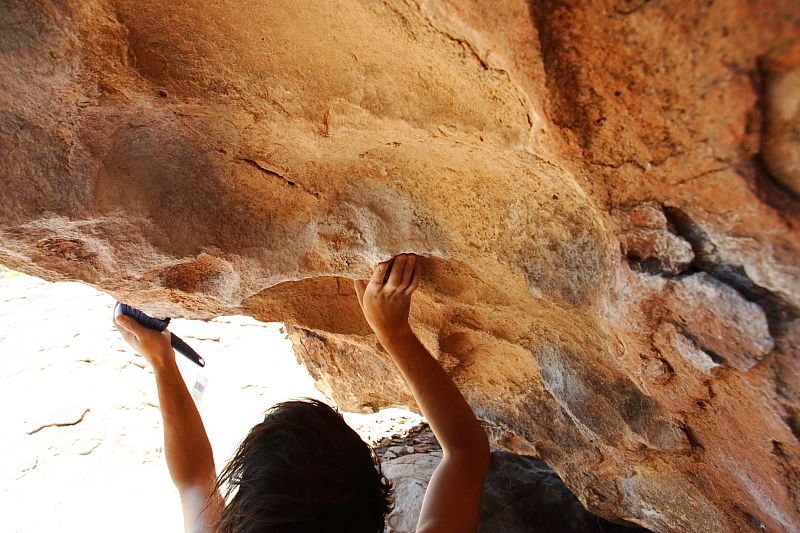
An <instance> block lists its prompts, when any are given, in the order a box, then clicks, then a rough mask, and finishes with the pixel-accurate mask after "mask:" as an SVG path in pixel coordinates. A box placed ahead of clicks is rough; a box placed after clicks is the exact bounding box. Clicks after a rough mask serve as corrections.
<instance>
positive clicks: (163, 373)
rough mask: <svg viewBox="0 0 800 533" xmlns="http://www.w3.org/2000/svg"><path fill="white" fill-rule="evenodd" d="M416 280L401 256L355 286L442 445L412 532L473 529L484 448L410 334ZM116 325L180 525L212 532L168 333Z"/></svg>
mask: <svg viewBox="0 0 800 533" xmlns="http://www.w3.org/2000/svg"><path fill="white" fill-rule="evenodd" d="M419 283H420V266H419V262H418V261H417V259H416V257H415V256H414V255H410V254H401V255H398V256H396V257H395V258H394V259H392V260H391V261H389V262H386V263H381V264H379V265H378V266H376V267H375V270H374V271H373V274H372V277H371V278H370V279H369V280H368V281H356V282H355V289H356V293H357V295H358V302H359V304H360V305H361V309H362V311H363V312H364V317H365V318H366V319H367V322H368V323H369V325H370V327H371V328H372V330H373V331H374V332H375V334H376V335H377V337H378V340H379V341H380V343H381V344H382V345H383V347H384V348H385V349H386V351H387V352H388V353H389V354H390V355H391V357H392V359H393V361H394V363H395V365H396V366H397V369H398V370H399V371H400V373H401V374H402V375H403V378H404V379H405V380H406V383H407V384H408V386H409V389H410V390H411V392H412V394H413V395H414V398H415V400H416V401H417V404H418V405H419V408H420V410H421V411H422V413H423V414H424V415H425V417H426V418H427V419H428V423H429V424H430V426H431V429H432V430H433V433H434V435H436V438H437V439H438V440H439V443H440V444H441V446H442V451H443V454H442V461H441V463H439V466H438V467H437V468H436V470H435V471H434V473H433V476H432V477H431V480H430V483H429V484H428V489H427V492H426V493H425V498H424V500H423V503H422V510H421V512H420V517H419V522H418V524H417V532H418V533H438V532H448V533H458V532H462V531H464V532H466V531H470V532H474V531H475V530H476V529H477V524H478V515H479V510H480V498H481V492H482V490H483V483H484V480H485V478H486V471H487V469H488V465H489V443H488V440H487V438H486V433H485V432H484V431H483V428H481V426H480V424H479V423H478V420H477V419H476V418H475V415H474V414H473V413H472V410H471V409H470V407H469V405H468V404H467V402H466V400H465V399H464V397H463V396H462V395H461V393H460V392H459V390H458V388H456V386H455V384H454V383H453V382H452V380H451V379H450V378H449V377H448V376H447V374H445V372H444V370H443V369H442V367H441V366H440V365H439V363H438V362H436V360H435V359H434V358H433V357H432V356H431V355H430V353H429V352H428V350H426V349H425V347H424V346H423V345H422V343H421V342H420V341H419V339H418V338H417V336H416V335H415V334H414V332H413V330H412V329H411V325H410V324H409V321H408V314H409V310H410V308H411V297H412V295H413V294H414V291H415V290H416V289H417V287H419ZM115 325H116V326H117V329H118V330H119V331H120V333H121V334H122V336H123V338H124V339H125V340H126V341H127V342H128V343H129V344H130V345H131V346H132V347H133V348H134V349H135V350H136V351H137V352H139V353H140V354H142V355H143V356H144V358H145V359H146V360H147V361H148V362H149V363H150V365H151V366H152V368H153V372H154V374H155V378H156V386H157V388H158V397H159V404H160V406H161V416H162V419H163V424H164V451H165V455H166V459H167V467H168V468H169V473H170V476H171V477H172V481H173V483H175V486H176V487H177V488H178V492H179V494H180V498H181V506H182V508H183V519H184V528H185V530H186V531H194V532H201V531H202V532H205V531H211V530H212V527H213V524H214V523H215V522H216V520H217V518H218V517H219V514H220V512H221V510H222V508H223V505H224V502H223V499H222V497H221V496H220V494H219V493H218V492H216V491H214V481H215V477H216V469H215V466H214V457H213V454H212V451H211V444H210V443H209V441H208V436H207V435H206V431H205V428H204V427H203V421H202V420H201V419H200V414H199V413H198V412H197V408H196V407H195V404H194V401H193V400H192V397H191V395H190V393H189V390H188V389H187V388H186V384H185V383H184V381H183V378H182V377H181V375H180V373H179V371H178V367H177V364H176V362H175V352H174V351H173V350H172V347H171V346H170V333H169V331H164V332H158V331H155V330H152V329H148V328H146V327H144V326H141V325H140V324H139V323H138V322H136V321H135V320H133V319H131V318H129V317H125V316H119V317H117V318H116V320H115ZM209 495H211V498H210V500H208V497H209ZM207 501H208V502H209V505H206V502H207Z"/></svg>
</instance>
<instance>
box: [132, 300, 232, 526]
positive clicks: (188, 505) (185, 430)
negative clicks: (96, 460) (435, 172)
mask: <svg viewBox="0 0 800 533" xmlns="http://www.w3.org/2000/svg"><path fill="white" fill-rule="evenodd" d="M116 325H117V329H118V330H119V331H120V333H122V336H123V337H124V338H125V340H126V341H127V342H128V344H130V345H131V346H133V347H134V348H135V349H136V350H137V351H138V352H139V353H140V354H142V355H143V356H144V358H145V359H146V360H147V361H148V362H149V363H150V366H151V367H152V368H153V373H154V374H155V378H156V387H157V389H158V400H159V405H160V407H161V418H162V419H163V423H164V455H165V456H166V458H167V468H168V469H169V474H170V476H171V477H172V482H173V483H175V486H176V487H177V489H178V493H179V494H180V498H181V506H182V508H183V522H184V528H185V530H186V531H187V532H188V531H192V532H206V531H208V532H211V531H213V528H214V525H215V524H216V522H217V519H218V518H219V515H220V512H221V511H222V507H223V500H222V497H221V496H220V494H219V491H217V490H216V476H217V474H216V468H215V466H214V455H213V453H212V450H211V443H210V442H209V440H208V435H206V430H205V427H204V426H203V420H202V419H201V418H200V413H199V412H198V411H197V407H196V406H195V404H194V400H193V399H192V396H191V394H189V389H187V387H186V383H185V382H184V380H183V377H182V376H181V374H180V371H179V370H178V364H177V363H176V361H175V352H174V351H173V350H172V346H170V333H169V331H164V332H159V331H155V330H152V329H149V328H146V327H144V326H142V325H141V324H139V323H138V322H136V320H133V319H131V318H130V317H127V316H124V315H120V316H118V317H117V319H116Z"/></svg>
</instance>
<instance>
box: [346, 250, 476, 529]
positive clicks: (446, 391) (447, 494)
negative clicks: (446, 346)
mask: <svg viewBox="0 0 800 533" xmlns="http://www.w3.org/2000/svg"><path fill="white" fill-rule="evenodd" d="M419 281H420V267H419V263H418V261H417V260H416V257H415V256H414V255H410V254H408V255H404V254H401V255H398V256H397V257H395V258H394V259H393V260H392V261H391V262H388V263H381V264H380V265H378V266H377V267H376V268H375V271H374V272H373V274H372V277H371V278H370V280H369V281H368V282H367V281H356V282H355V288H356V293H357V294H358V301H359V303H360V304H361V309H362V310H363V311H364V317H365V318H366V319H367V322H369V325H370V327H372V330H373V331H374V332H375V334H376V335H377V337H378V340H379V341H380V343H381V344H382V345H383V347H384V348H385V349H386V351H387V352H389V354H390V355H391V357H392V359H393V361H394V363H395V365H396V366H397V369H398V370H399V371H400V373H401V374H402V375H403V378H405V381H406V383H407V384H408V387H409V389H411V393H412V394H413V395H414V399H415V400H416V401H417V405H418V406H419V408H420V410H421V411H422V414H423V415H425V418H427V420H428V423H429V424H430V426H431V429H432V430H433V433H434V435H436V438H437V439H438V441H439V444H441V446H442V451H443V457H442V461H441V463H439V466H438V467H437V468H436V470H435V471H434V473H433V476H432V477H431V480H430V483H429V484H428V489H427V491H426V493H425V498H424V500H423V502H422V510H421V511H420V516H419V521H418V522H417V533H438V532H450V533H457V532H462V531H464V532H466V531H475V530H476V529H477V525H478V516H479V511H480V499H481V493H482V491H483V483H484V480H485V478H486V471H487V469H488V466H489V442H488V439H487V438H486V433H485V432H484V431H483V428H482V427H481V425H480V423H479V422H478V420H477V418H475V415H474V414H473V413H472V410H471V409H470V407H469V405H468V404H467V402H466V400H465V399H464V396H462V395H461V393H460V392H459V390H458V389H457V388H456V386H455V384H454V383H453V381H452V380H451V379H450V378H449V377H448V376H447V374H445V372H444V370H443V369H442V367H441V366H440V365H439V363H438V362H437V361H436V360H435V359H434V358H433V357H432V356H431V354H430V353H429V352H428V350H427V349H426V348H425V347H424V346H423V345H422V343H421V342H420V341H419V339H418V338H417V336H416V335H415V334H414V332H413V330H412V329H411V326H410V324H409V322H408V313H409V310H410V308H411V296H412V295H413V293H414V291H415V290H416V289H417V287H418V286H419Z"/></svg>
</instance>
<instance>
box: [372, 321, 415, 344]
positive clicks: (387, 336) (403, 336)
mask: <svg viewBox="0 0 800 533" xmlns="http://www.w3.org/2000/svg"><path fill="white" fill-rule="evenodd" d="M376 334H377V337H378V340H379V341H380V343H381V344H382V345H383V347H384V348H389V347H390V346H394V345H398V344H404V343H407V342H408V341H410V340H412V339H416V335H414V331H413V330H412V329H411V325H410V324H408V322H406V323H405V324H404V325H402V326H400V327H394V328H391V329H389V330H386V331H380V332H376Z"/></svg>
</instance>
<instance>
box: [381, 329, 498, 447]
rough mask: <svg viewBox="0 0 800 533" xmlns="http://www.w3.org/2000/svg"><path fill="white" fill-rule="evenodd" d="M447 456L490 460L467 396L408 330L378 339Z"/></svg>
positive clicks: (485, 441)
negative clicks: (485, 457)
mask: <svg viewBox="0 0 800 533" xmlns="http://www.w3.org/2000/svg"><path fill="white" fill-rule="evenodd" d="M378 338H379V340H380V342H381V344H383V346H384V348H386V350H387V351H388V352H389V354H390V355H391V356H392V359H393V360H394V363H395V365H396V366H397V368H398V369H399V370H400V373H401V374H402V375H403V378H404V379H405V381H406V383H407V384H408V387H409V388H410V389H411V393H412V394H413V395H414V399H415V400H416V401H417V405H419V408H420V410H421V411H422V414H423V415H425V418H427V419H428V423H429V424H430V426H431V429H432V430H433V433H434V434H435V435H436V438H437V439H438V440H439V444H441V446H442V450H443V451H444V452H445V453H447V454H467V455H471V456H472V455H476V456H488V451H489V445H488V440H487V438H486V433H485V432H484V430H483V428H482V427H481V425H480V423H479V422H478V419H477V418H476V417H475V414H474V413H473V412H472V409H471V408H470V406H469V404H467V401H466V400H465V399H464V396H463V395H462V394H461V392H460V391H459V390H458V388H457V387H456V386H455V384H454V383H453V381H452V380H451V379H450V378H449V377H448V376H447V374H446V373H445V371H444V369H443V368H442V367H441V365H439V363H438V362H437V361H436V360H435V359H434V358H433V357H432V356H431V354H430V353H429V352H428V350H427V349H426V348H425V346H424V345H423V344H422V343H421V342H420V341H419V339H418V338H417V336H416V335H415V334H414V332H413V331H412V330H411V328H408V329H407V330H403V331H402V332H394V333H392V334H389V335H380V334H379V335H378Z"/></svg>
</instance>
